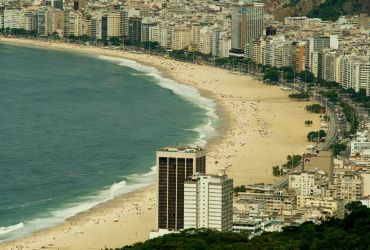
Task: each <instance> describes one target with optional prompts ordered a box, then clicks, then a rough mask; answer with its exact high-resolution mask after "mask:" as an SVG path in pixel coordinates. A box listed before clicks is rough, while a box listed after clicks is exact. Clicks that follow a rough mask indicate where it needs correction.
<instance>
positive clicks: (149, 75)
mask: <svg viewBox="0 0 370 250" xmlns="http://www.w3.org/2000/svg"><path fill="white" fill-rule="evenodd" d="M215 124H217V115H216V113H215V104H214V103H213V101H211V100H209V99H206V98H204V97H201V96H200V94H199V92H198V91H197V90H196V89H194V88H192V87H189V86H185V85H181V84H179V83H177V82H175V81H172V80H169V79H166V78H164V77H162V76H161V74H160V72H159V71H158V70H156V69H155V68H152V67H147V66H144V65H141V64H138V63H136V62H134V61H130V60H124V59H117V58H112V57H106V56H99V55H84V54H77V53H71V52H61V51H53V50H46V49H36V48H26V47H19V46H13V45H7V44H0V241H6V240H10V239H14V238H17V237H21V236H24V235H27V234H29V233H31V232H34V231H37V230H41V229H44V228H47V227H50V226H53V225H56V224H58V223H62V222H63V221H64V220H65V219H66V218H68V217H70V216H73V215H74V214H76V213H78V212H81V211H84V210H86V209H88V208H91V207H92V206H94V205H96V204H98V203H101V202H104V201H107V200H109V199H112V198H114V197H116V196H118V195H120V194H123V193H127V192H130V191H133V190H135V189H137V188H140V187H143V186H147V185H149V184H151V183H153V181H154V177H155V167H153V166H154V165H155V151H156V149H158V148H160V147H162V146H168V145H179V144H198V145H204V144H206V142H207V140H208V139H209V138H211V137H212V136H214V135H215V128H214V127H215V126H216V125H215Z"/></svg>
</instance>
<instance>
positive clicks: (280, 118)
mask: <svg viewBox="0 0 370 250" xmlns="http://www.w3.org/2000/svg"><path fill="white" fill-rule="evenodd" d="M0 42H7V43H14V44H19V45H23V46H36V47H41V48H47V49H59V50H66V51H76V52H82V53H88V54H90V55H96V56H99V55H105V56H111V57H119V58H126V59H130V60H134V61H137V62H139V63H142V64H145V65H149V66H153V67H155V68H158V69H159V70H160V71H161V72H163V74H164V75H165V76H166V77H168V78H170V79H174V80H176V81H178V82H179V83H183V84H187V85H190V86H193V87H195V88H197V89H198V90H200V92H201V94H202V95H204V96H206V97H208V98H211V99H213V100H214V101H215V102H216V103H217V106H218V115H219V117H220V124H219V126H218V131H217V133H218V136H217V137H216V138H213V139H212V140H211V141H210V142H209V143H208V144H207V148H206V149H207V152H208V153H207V173H210V174H216V173H218V172H220V170H221V171H226V173H227V174H228V175H229V176H230V177H231V178H233V179H234V186H238V185H242V184H244V185H245V184H253V183H261V182H263V183H273V182H274V181H275V180H276V178H275V177H274V176H273V175H272V167H273V166H275V165H282V164H283V163H285V161H286V157H287V155H289V154H301V153H303V152H305V150H306V147H307V145H309V144H310V143H308V142H307V139H306V135H307V133H308V132H309V131H312V130H318V129H319V128H320V119H319V115H315V114H310V113H308V112H306V111H305V110H304V108H305V106H306V105H307V104H309V103H310V102H293V101H292V100H290V99H289V98H288V94H289V93H290V92H288V91H283V90H281V89H280V88H279V87H278V86H269V85H266V84H263V83H261V82H259V81H258V80H255V79H253V78H252V77H250V76H246V75H240V74H237V73H234V72H231V71H227V70H224V69H220V68H215V67H211V66H204V65H197V64H190V63H185V62H178V61H174V60H171V59H166V58H163V57H158V56H152V55H147V54H136V53H130V52H123V51H119V50H107V49H103V48H96V47H89V46H81V45H74V44H65V43H59V42H44V41H37V40H22V39H14V38H0ZM305 120H312V121H313V126H312V127H306V126H305V125H304V121H305ZM164 146H166V145H164ZM155 197H156V193H155V187H154V186H150V187H147V188H144V189H140V190H138V191H135V192H132V193H129V194H125V195H123V196H121V197H119V198H117V199H114V200H111V201H108V202H106V203H104V204H101V205H99V206H97V207H94V208H93V209H90V210H88V211H86V212H84V213H81V214H78V215H76V216H74V217H72V218H70V219H68V220H67V221H66V222H65V223H64V224H62V225H59V226H56V227H54V228H50V229H48V230H45V231H41V232H38V233H34V234H33V235H31V236H28V237H25V238H22V239H19V240H16V241H12V242H9V243H5V244H2V245H0V249H40V248H42V247H45V248H47V249H102V248H105V247H108V248H115V247H121V246H124V245H127V244H132V243H134V242H138V241H143V240H146V239H147V238H148V237H149V231H150V230H152V229H155V227H156V201H155Z"/></svg>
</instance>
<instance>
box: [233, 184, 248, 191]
mask: <svg viewBox="0 0 370 250" xmlns="http://www.w3.org/2000/svg"><path fill="white" fill-rule="evenodd" d="M245 191H246V188H245V186H244V185H241V186H239V187H235V188H234V193H239V192H245Z"/></svg>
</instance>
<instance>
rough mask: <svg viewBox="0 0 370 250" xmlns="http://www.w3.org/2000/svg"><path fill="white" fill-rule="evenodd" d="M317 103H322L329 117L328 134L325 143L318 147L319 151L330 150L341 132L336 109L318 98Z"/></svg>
mask: <svg viewBox="0 0 370 250" xmlns="http://www.w3.org/2000/svg"><path fill="white" fill-rule="evenodd" d="M316 101H318V102H320V104H321V105H322V106H324V107H325V108H326V114H327V115H328V116H329V122H330V124H329V127H328V130H329V131H328V133H327V135H326V138H325V141H324V142H321V143H319V144H318V145H317V149H318V150H327V149H329V148H330V146H331V144H333V142H334V141H335V139H336V137H337V134H338V131H339V119H338V116H337V115H336V113H335V107H334V105H333V104H331V103H330V102H329V101H327V100H325V99H324V100H323V99H321V98H319V97H316Z"/></svg>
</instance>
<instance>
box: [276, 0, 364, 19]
mask: <svg viewBox="0 0 370 250" xmlns="http://www.w3.org/2000/svg"><path fill="white" fill-rule="evenodd" d="M359 13H368V14H370V2H369V0H326V1H325V0H290V1H284V5H283V6H282V8H278V9H277V10H276V11H275V12H274V13H273V14H274V16H275V19H276V20H279V21H284V18H285V17H288V16H309V17H318V18H322V19H323V20H336V19H338V17H339V16H341V15H353V14H359Z"/></svg>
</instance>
